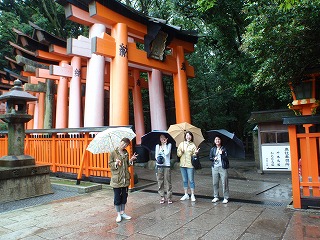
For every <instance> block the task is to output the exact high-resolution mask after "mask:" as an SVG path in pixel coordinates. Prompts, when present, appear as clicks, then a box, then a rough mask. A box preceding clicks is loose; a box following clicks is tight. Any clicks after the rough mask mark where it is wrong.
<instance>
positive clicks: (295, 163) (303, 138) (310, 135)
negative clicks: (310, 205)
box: [288, 124, 320, 208]
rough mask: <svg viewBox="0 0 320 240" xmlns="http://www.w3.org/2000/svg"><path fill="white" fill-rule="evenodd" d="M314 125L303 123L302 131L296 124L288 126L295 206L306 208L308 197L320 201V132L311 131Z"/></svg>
mask: <svg viewBox="0 0 320 240" xmlns="http://www.w3.org/2000/svg"><path fill="white" fill-rule="evenodd" d="M312 126H314V125H313V124H303V128H299V129H300V131H298V130H297V126H296V125H290V126H289V127H288V129H289V137H290V152H291V167H292V170H291V172H292V193H293V206H294V208H305V207H304V206H303V205H304V203H303V202H304V201H308V199H313V200H316V201H320V164H319V157H320V156H319V151H320V133H319V132H310V127H312ZM301 129H303V131H301Z"/></svg>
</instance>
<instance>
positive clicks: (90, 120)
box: [84, 24, 106, 127]
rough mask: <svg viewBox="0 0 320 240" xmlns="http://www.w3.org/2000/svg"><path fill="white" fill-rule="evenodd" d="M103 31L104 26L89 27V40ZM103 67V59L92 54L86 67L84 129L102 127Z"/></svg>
mask: <svg viewBox="0 0 320 240" xmlns="http://www.w3.org/2000/svg"><path fill="white" fill-rule="evenodd" d="M105 31H106V27H105V26H104V25H102V24H94V25H92V26H91V27H90V33H89V35H90V38H93V37H97V36H100V35H101V34H103V33H104V32H105ZM104 67H105V58H104V57H103V56H99V55H97V54H92V55H91V58H90V59H89V60H88V65H87V78H86V98H85V109H84V111H85V114H84V127H100V126H103V122H104V113H103V110H104Z"/></svg>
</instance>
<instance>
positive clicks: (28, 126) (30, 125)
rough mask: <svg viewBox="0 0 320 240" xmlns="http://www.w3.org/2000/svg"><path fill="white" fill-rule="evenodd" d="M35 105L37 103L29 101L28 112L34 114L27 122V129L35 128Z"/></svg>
mask: <svg viewBox="0 0 320 240" xmlns="http://www.w3.org/2000/svg"><path fill="white" fill-rule="evenodd" d="M34 107H35V103H28V114H29V115H32V119H31V120H30V121H29V122H27V126H26V129H32V128H33V118H34Z"/></svg>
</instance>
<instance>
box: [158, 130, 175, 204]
mask: <svg viewBox="0 0 320 240" xmlns="http://www.w3.org/2000/svg"><path fill="white" fill-rule="evenodd" d="M171 147H172V146H171V143H168V138H166V136H165V135H163V134H161V135H160V143H159V144H157V145H156V151H155V157H156V176H157V181H158V192H159V194H160V203H161V204H163V203H165V200H166V198H165V187H166V192H167V200H168V204H171V203H172V184H171V169H170V156H171Z"/></svg>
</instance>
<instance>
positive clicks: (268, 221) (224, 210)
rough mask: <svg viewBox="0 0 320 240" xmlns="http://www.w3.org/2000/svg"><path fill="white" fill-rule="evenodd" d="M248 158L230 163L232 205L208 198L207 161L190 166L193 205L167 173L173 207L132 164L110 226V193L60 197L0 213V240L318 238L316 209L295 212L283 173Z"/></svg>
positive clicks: (176, 175) (176, 177)
mask: <svg viewBox="0 0 320 240" xmlns="http://www.w3.org/2000/svg"><path fill="white" fill-rule="evenodd" d="M253 165H254V164H253V163H252V162H248V161H246V162H244V161H233V162H232V164H231V168H230V195H231V199H230V202H229V203H227V204H222V202H221V201H219V202H217V203H212V202H211V200H212V180H211V169H210V166H209V165H207V164H206V163H205V162H204V164H203V166H204V167H203V169H201V170H198V171H196V175H195V182H196V202H191V201H190V200H186V201H180V198H181V196H182V195H183V189H182V183H181V175H180V172H179V169H178V168H175V169H174V170H173V171H172V183H173V192H174V194H173V204H170V205H168V204H167V202H166V203H165V204H160V203H159V200H160V198H159V195H158V193H157V185H156V182H155V172H154V170H152V169H150V168H143V167H135V172H136V173H137V175H138V178H139V182H138V183H137V184H136V188H135V189H134V190H133V191H132V192H130V194H129V198H128V204H127V206H126V213H127V214H128V215H130V216H132V219H131V220H122V221H121V222H120V223H116V221H115V219H116V212H115V209H114V206H113V191H112V189H111V188H110V187H109V186H108V185H105V186H104V187H103V189H102V190H98V191H94V192H91V193H86V194H78V195H75V196H65V197H63V198H61V199H53V200H52V201H51V202H45V203H43V204H38V205H34V206H27V207H19V208H16V209H15V210H10V209H9V210H7V211H3V212H1V213H0V239H1V240H2V239H3V240H9V239H30V240H37V239H90V240H91V239H93V240H94V239H139V240H149V239H150V240H153V239H176V240H178V239H190V240H191V239H192V240H193V239H210V240H211V239H223V240H225V239H235V240H236V239H238V240H251V239H252V240H259V239H260V240H264V239H288V240H293V239H299V240H300V239H306V240H307V239H308V240H310V239H320V211H319V210H294V209H292V207H290V203H291V178H290V174H289V173H267V174H266V173H265V174H258V173H257V172H256V170H255V169H254V167H253Z"/></svg>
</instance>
